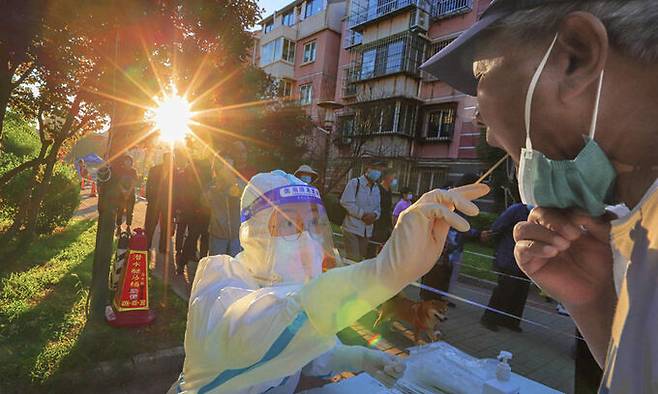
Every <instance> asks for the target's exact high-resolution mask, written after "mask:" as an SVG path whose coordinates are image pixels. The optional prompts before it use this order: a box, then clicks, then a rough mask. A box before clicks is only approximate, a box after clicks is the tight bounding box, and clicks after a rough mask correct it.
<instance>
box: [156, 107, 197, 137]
mask: <svg viewBox="0 0 658 394" xmlns="http://www.w3.org/2000/svg"><path fill="white" fill-rule="evenodd" d="M191 118H192V112H191V111H190V103H189V102H188V101H187V100H186V99H185V98H184V97H180V96H168V97H165V98H164V99H163V100H162V101H160V102H159V106H158V107H157V108H155V109H154V110H153V120H154V122H155V126H156V128H157V129H159V130H160V140H162V141H163V142H168V143H174V142H179V141H183V140H184V139H185V137H186V136H187V134H188V133H189V132H190V126H189V123H190V119H191Z"/></svg>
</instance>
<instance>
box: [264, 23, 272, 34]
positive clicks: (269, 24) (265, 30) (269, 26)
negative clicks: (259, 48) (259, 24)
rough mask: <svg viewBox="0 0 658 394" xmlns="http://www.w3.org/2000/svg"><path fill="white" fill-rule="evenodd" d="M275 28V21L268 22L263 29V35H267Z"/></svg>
mask: <svg viewBox="0 0 658 394" xmlns="http://www.w3.org/2000/svg"><path fill="white" fill-rule="evenodd" d="M273 28H274V21H270V22H267V23H266V24H265V26H264V27H263V34H267V33H269V32H271V31H272V29H273Z"/></svg>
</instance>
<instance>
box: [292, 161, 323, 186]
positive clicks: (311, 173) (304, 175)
mask: <svg viewBox="0 0 658 394" xmlns="http://www.w3.org/2000/svg"><path fill="white" fill-rule="evenodd" d="M294 175H295V176H296V177H297V178H299V179H300V180H302V181H304V182H305V183H307V184H309V185H312V184H314V183H315V181H317V180H318V173H317V171H315V170H314V169H313V168H311V166H309V165H307V164H302V165H301V166H299V168H298V169H297V170H296V171H295V174H294Z"/></svg>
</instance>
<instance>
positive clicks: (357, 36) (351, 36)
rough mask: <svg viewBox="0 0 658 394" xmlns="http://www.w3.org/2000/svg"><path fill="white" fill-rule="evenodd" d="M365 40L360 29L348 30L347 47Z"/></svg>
mask: <svg viewBox="0 0 658 394" xmlns="http://www.w3.org/2000/svg"><path fill="white" fill-rule="evenodd" d="M362 42H363V36H362V35H361V33H359V32H358V31H354V30H348V32H347V37H346V38H345V48H349V47H353V46H355V45H359V44H361V43H362Z"/></svg>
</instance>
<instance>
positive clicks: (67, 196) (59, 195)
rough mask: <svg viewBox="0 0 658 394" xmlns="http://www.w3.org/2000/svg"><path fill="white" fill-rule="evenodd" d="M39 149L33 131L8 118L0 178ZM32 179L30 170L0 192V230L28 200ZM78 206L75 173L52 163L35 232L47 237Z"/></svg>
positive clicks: (17, 120)
mask: <svg viewBox="0 0 658 394" xmlns="http://www.w3.org/2000/svg"><path fill="white" fill-rule="evenodd" d="M39 147H40V141H39V137H38V136H37V134H36V131H35V130H34V127H33V126H32V125H30V124H29V123H28V122H26V121H25V120H22V119H20V117H18V116H16V115H10V116H8V117H7V120H6V121H5V132H4V134H3V146H2V155H1V156H0V175H1V174H4V173H5V172H7V171H9V170H11V169H13V168H15V167H17V166H18V165H20V164H21V163H23V162H25V161H26V160H29V159H30V158H31V157H33V156H36V154H37V151H38V150H39ZM35 176H36V173H35V171H34V170H26V171H23V172H22V173H20V174H18V175H17V176H15V177H14V178H13V179H12V180H11V181H10V182H9V183H7V184H6V185H5V186H4V187H3V188H2V189H1V190H0V226H2V227H5V226H7V225H8V224H9V222H10V221H11V219H12V218H13V217H14V215H16V213H17V212H18V209H19V207H20V205H21V203H23V202H25V201H26V199H27V198H28V197H29V195H30V191H31V187H32V184H33V181H34V177H35ZM79 204H80V184H79V179H78V175H77V173H76V171H75V169H74V168H73V166H71V165H68V164H65V163H62V162H58V163H56V164H55V168H54V170H53V177H52V179H51V183H50V189H49V192H47V194H46V196H45V198H44V199H43V202H42V204H41V211H40V213H39V216H38V217H37V232H39V233H50V232H52V231H53V230H54V229H55V228H56V227H58V226H64V225H65V224H66V223H68V221H69V220H70V219H71V216H72V215H73V212H74V211H75V209H76V208H77V207H78V205H79Z"/></svg>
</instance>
